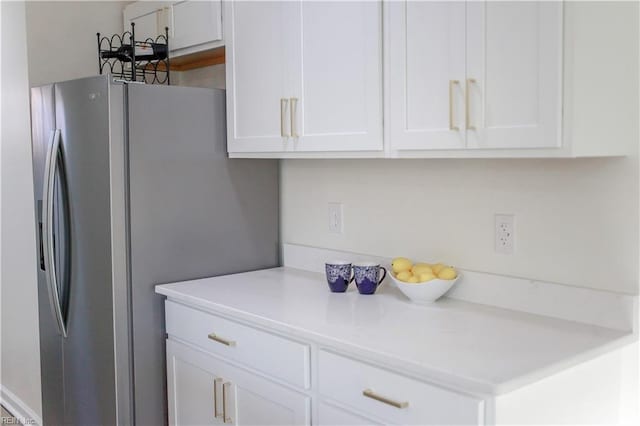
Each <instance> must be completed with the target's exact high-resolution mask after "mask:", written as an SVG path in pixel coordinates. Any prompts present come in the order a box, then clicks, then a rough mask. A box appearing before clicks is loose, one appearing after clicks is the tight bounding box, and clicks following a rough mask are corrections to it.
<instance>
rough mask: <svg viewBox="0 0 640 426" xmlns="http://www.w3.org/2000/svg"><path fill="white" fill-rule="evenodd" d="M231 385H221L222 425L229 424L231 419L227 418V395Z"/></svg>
mask: <svg viewBox="0 0 640 426" xmlns="http://www.w3.org/2000/svg"><path fill="white" fill-rule="evenodd" d="M230 387H231V383H229V382H227V383H225V384H223V385H222V421H223V422H224V423H231V422H232V420H231V417H227V395H228V394H229V388H230Z"/></svg>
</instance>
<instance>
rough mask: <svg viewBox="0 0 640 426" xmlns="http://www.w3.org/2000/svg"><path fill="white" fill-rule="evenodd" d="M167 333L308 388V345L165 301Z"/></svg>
mask: <svg viewBox="0 0 640 426" xmlns="http://www.w3.org/2000/svg"><path fill="white" fill-rule="evenodd" d="M165 311H166V312H165V314H166V322H167V333H168V334H169V335H170V336H173V337H176V338H178V339H182V340H184V341H187V342H189V343H192V344H194V345H197V346H199V347H201V348H203V349H205V350H206V351H208V352H211V353H214V354H218V355H221V356H224V357H226V358H227V359H229V360H232V361H235V362H238V363H242V364H245V365H247V366H248V367H250V368H253V369H255V370H258V371H262V372H264V373H266V374H269V375H271V376H273V377H275V378H278V379H280V380H283V381H285V382H287V383H290V384H292V385H295V386H298V387H301V388H305V389H308V388H309V380H310V379H309V376H310V372H309V346H308V345H305V344H302V343H298V342H294V341H291V340H288V339H285V338H283V337H280V336H276V335H274V334H270V333H267V332H264V331H261V330H258V329H255V328H253V327H249V326H246V325H242V324H239V323H237V322H234V321H230V320H227V319H224V318H221V317H219V316H216V315H212V314H208V313H205V312H202V311H199V310H197V309H193V308H189V307H186V306H184V305H180V304H178V303H175V302H171V301H167V302H165Z"/></svg>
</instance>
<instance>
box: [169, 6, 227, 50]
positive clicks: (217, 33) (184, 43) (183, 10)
mask: <svg viewBox="0 0 640 426" xmlns="http://www.w3.org/2000/svg"><path fill="white" fill-rule="evenodd" d="M171 12H172V13H171V15H172V17H173V26H172V27H173V31H172V33H171V35H172V36H173V40H172V45H171V49H172V50H178V49H184V48H187V47H192V46H199V45H202V44H205V43H208V42H214V41H220V40H222V25H221V23H222V4H221V2H220V1H181V2H179V3H175V4H173V5H172V6H171Z"/></svg>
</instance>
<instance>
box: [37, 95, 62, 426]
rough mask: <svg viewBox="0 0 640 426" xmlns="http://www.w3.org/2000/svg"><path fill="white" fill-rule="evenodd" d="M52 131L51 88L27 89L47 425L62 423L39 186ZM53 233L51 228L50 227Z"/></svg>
mask: <svg viewBox="0 0 640 426" xmlns="http://www.w3.org/2000/svg"><path fill="white" fill-rule="evenodd" d="M55 129H56V118H55V99H54V88H53V85H48V86H42V87H35V88H33V89H31V140H32V146H33V181H34V197H35V199H34V202H35V212H36V239H37V241H36V243H37V247H38V266H37V270H38V308H39V309H38V317H39V334H40V369H41V371H42V380H41V383H42V417H43V419H44V420H45V422H46V423H47V424H62V423H63V421H64V390H63V374H64V371H63V364H62V340H63V338H62V336H61V335H60V333H59V330H58V326H57V324H56V319H55V317H54V314H53V311H52V309H51V304H50V295H49V288H48V282H47V276H46V274H47V272H48V271H46V270H45V261H44V238H43V232H44V223H43V219H44V218H43V192H42V190H43V187H44V182H45V165H46V157H47V152H48V151H49V148H50V144H51V143H52V141H53V140H52V138H51V133H52V131H54V130H55ZM53 231H54V234H55V231H56V229H55V227H54V230H53Z"/></svg>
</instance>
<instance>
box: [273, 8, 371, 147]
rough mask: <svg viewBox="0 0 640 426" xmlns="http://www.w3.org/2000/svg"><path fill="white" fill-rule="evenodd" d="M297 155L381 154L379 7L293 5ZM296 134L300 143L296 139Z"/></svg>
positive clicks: (293, 132) (293, 134) (294, 133)
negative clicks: (349, 152)
mask: <svg viewBox="0 0 640 426" xmlns="http://www.w3.org/2000/svg"><path fill="white" fill-rule="evenodd" d="M295 6H296V8H297V9H298V11H297V13H296V16H297V20H296V21H293V22H290V23H287V24H285V25H290V26H293V27H295V28H296V29H297V33H296V34H295V35H294V39H293V40H294V41H295V43H296V45H295V50H294V52H293V55H294V57H293V59H294V61H295V68H294V70H293V73H292V79H293V80H292V82H293V84H294V89H293V92H292V93H291V95H290V96H291V97H293V98H297V102H296V101H295V99H294V103H292V104H291V107H292V110H291V117H290V121H291V126H292V129H291V133H292V137H293V139H294V141H295V142H296V144H295V150H296V151H362V150H368V151H372V150H382V148H383V139H382V4H381V2H372V1H368V2H363V1H357V2H354V1H340V2H324V1H302V2H300V1H298V2H296V4H295ZM296 135H299V140H296V139H297V138H296V137H295V136H296Z"/></svg>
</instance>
